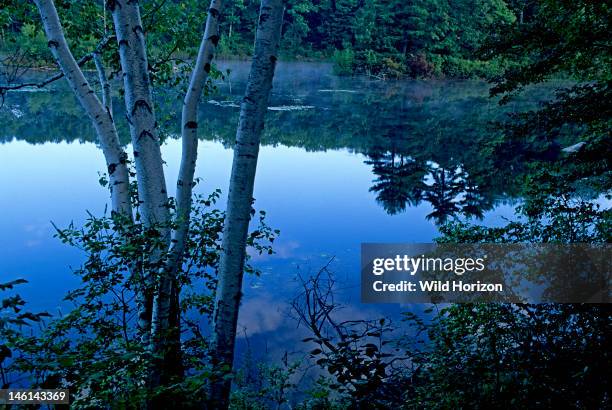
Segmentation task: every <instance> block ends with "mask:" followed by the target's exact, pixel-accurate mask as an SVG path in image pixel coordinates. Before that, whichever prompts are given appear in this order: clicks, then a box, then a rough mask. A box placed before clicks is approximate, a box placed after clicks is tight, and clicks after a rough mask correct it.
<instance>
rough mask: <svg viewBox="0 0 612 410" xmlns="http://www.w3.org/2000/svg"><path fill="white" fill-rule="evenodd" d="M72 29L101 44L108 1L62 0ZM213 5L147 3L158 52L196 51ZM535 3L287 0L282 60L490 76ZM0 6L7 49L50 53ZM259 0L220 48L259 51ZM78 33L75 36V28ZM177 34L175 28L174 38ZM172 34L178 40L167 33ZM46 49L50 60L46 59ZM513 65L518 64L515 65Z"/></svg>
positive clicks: (222, 51)
mask: <svg viewBox="0 0 612 410" xmlns="http://www.w3.org/2000/svg"><path fill="white" fill-rule="evenodd" d="M58 3H59V4H60V5H61V8H60V12H61V13H64V14H65V16H64V20H66V21H68V22H69V23H68V24H66V27H65V29H66V30H67V31H68V32H69V34H75V33H76V34H78V35H77V36H76V37H75V36H72V35H70V36H69V38H77V39H78V40H79V41H78V43H77V42H75V43H74V44H73V45H72V47H73V48H75V49H82V50H83V52H87V50H91V49H92V48H93V47H95V45H96V43H97V40H98V39H100V38H101V37H102V36H103V35H104V31H105V30H107V32H108V29H109V28H110V27H111V26H112V22H111V21H110V19H108V18H106V19H105V14H104V12H103V9H102V5H101V2H96V1H91V0H88V1H70V0H64V1H59V2H58ZM205 3H207V2H197V1H193V0H188V1H168V2H166V1H153V0H152V1H144V2H143V8H144V10H145V13H144V14H143V23H144V25H145V26H146V27H145V30H146V31H147V41H148V45H149V48H150V49H151V57H152V59H153V60H154V61H155V59H156V58H158V59H160V60H163V61H164V62H167V61H168V60H172V59H179V58H183V57H189V58H191V57H192V56H193V55H194V54H195V52H196V50H197V46H198V43H199V40H198V37H197V35H198V33H199V31H198V30H195V29H194V28H195V27H201V25H200V24H201V23H202V22H203V20H204V18H203V16H204V15H205V13H206V7H207V4H205ZM538 3H539V2H538V1H537V0H314V1H307V0H287V2H286V4H287V6H286V9H285V15H284V24H283V40H282V54H283V58H285V59H303V60H313V59H314V60H320V59H332V60H333V61H334V63H335V68H336V72H337V73H338V74H349V75H350V74H355V73H356V74H368V75H373V76H377V77H381V78H393V77H403V76H410V77H425V78H426V77H452V78H468V77H490V76H493V75H496V74H499V73H500V72H501V69H502V68H505V67H507V65H508V64H509V63H508V61H507V60H505V61H504V62H502V61H501V60H500V59H498V58H496V53H495V52H494V51H492V50H494V47H489V46H488V45H489V44H493V43H495V41H496V39H499V38H501V37H503V36H504V33H506V34H508V33H509V31H510V30H512V28H513V26H514V27H516V25H520V24H528V23H529V22H530V21H532V20H533V19H534V18H535V16H536V14H537V11H538V10H537V8H538V5H537V4H538ZM6 4H7V5H6V7H3V10H0V26H1V29H2V30H1V31H0V51H1V54H2V55H6V54H7V52H9V51H15V48H16V47H17V48H19V52H21V53H24V51H28V52H29V53H30V57H33V60H34V61H36V59H37V58H38V59H39V60H40V59H43V58H49V57H50V55H49V54H48V53H47V51H46V41H44V36H43V35H42V32H41V30H40V27H39V19H38V16H37V13H36V11H35V10H33V9H32V8H31V6H30V5H28V4H27V2H25V3H22V2H17V1H8V2H7V3H6ZM258 10H259V1H257V0H231V1H228V2H226V4H225V6H224V9H223V12H222V17H221V29H220V42H219V50H218V51H219V52H218V55H219V56H221V57H225V58H227V57H237V58H248V57H249V56H250V55H251V53H252V47H253V42H254V37H255V28H256V24H257V18H258V12H259V11H258ZM70 32H73V33H70ZM177 34H178V35H177ZM170 39H174V40H170ZM45 56H46V57H45ZM510 63H512V62H510Z"/></svg>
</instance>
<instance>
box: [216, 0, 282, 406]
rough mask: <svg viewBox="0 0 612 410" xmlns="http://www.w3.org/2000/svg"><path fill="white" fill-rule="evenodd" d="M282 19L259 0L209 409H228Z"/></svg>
mask: <svg viewBox="0 0 612 410" xmlns="http://www.w3.org/2000/svg"><path fill="white" fill-rule="evenodd" d="M282 16H283V1H282V0H262V2H261V8H260V13H259V23H258V26H257V34H256V41H255V54H254V57H253V63H252V66H251V72H250V74H249V80H248V84H247V89H246V93H245V96H244V99H243V100H242V105H241V109H240V120H239V124H238V130H237V132H236V145H235V147H234V159H233V164H232V173H231V177H230V188H229V194H228V200H227V209H226V215H225V225H224V229H223V245H222V246H223V250H222V254H221V260H220V263H219V282H218V284H217V291H216V296H215V312H214V315H213V340H212V343H211V359H212V364H213V366H214V368H215V370H216V372H215V373H216V374H215V379H214V380H213V381H212V382H211V387H210V399H211V403H210V406H211V408H227V407H228V405H229V394H230V388H231V379H230V378H229V377H227V376H228V374H229V373H230V372H231V369H232V365H233V360H234V345H235V340H236V325H237V321H238V309H239V306H240V299H241V296H242V277H243V273H244V263H245V257H246V241H247V234H248V228H249V221H250V217H251V206H252V202H253V184H254V181H255V171H256V168H257V156H258V153H259V143H260V138H261V133H262V131H263V127H264V117H265V114H266V111H267V107H268V100H269V96H270V91H271V89H272V79H273V77H274V68H275V66H276V59H277V57H276V55H277V52H278V45H279V41H280V36H281V26H282Z"/></svg>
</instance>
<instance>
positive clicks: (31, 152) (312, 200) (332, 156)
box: [0, 64, 513, 352]
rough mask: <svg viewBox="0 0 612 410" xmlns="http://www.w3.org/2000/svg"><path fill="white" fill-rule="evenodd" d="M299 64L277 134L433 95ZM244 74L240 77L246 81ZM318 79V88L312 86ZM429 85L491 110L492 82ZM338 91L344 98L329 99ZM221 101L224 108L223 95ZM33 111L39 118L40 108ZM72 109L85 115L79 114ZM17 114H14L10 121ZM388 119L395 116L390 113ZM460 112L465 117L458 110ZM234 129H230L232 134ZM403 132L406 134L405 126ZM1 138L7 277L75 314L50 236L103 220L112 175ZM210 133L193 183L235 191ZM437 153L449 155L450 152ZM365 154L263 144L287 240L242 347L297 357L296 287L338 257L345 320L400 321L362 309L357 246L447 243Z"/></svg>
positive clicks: (1, 257) (170, 171)
mask: <svg viewBox="0 0 612 410" xmlns="http://www.w3.org/2000/svg"><path fill="white" fill-rule="evenodd" d="M295 67H296V66H295V65H294V66H292V65H290V64H289V65H287V64H286V65H281V66H280V67H279V75H278V78H277V83H276V84H275V92H276V94H275V96H274V97H273V104H274V103H277V104H280V105H279V106H285V107H287V106H289V105H288V104H290V103H291V102H292V101H293V103H292V104H294V105H295V106H297V107H300V106H301V107H302V108H296V109H295V111H287V112H277V113H276V115H278V117H274V118H276V119H277V121H280V122H281V124H280V125H279V127H278V129H291V127H292V124H294V123H293V122H292V121H293V119H292V118H294V117H292V115H301V116H302V117H303V116H304V115H313V116H315V118H314V119H313V121H314V124H316V120H317V118H316V116H318V115H323V114H322V113H325V112H328V111H329V110H332V111H333V110H337V109H338V110H339V109H343V108H344V109H346V107H342V104H356V103H355V102H354V101H353V100H350V99H347V98H355V99H356V98H357V96H352V95H353V94H354V93H356V92H361V91H363V92H365V91H364V90H367V95H368V99H367V100H366V101H362V102H361V104H362V106H361V111H359V110H358V111H356V115H357V117H358V118H357V119H355V118H352V119H351V121H356V120H358V119H359V117H362V118H364V119H367V118H368V117H370V116H376V115H378V114H377V112H378V111H377V110H379V108H380V106H379V105H377V98H379V97H380V98H383V97H385V98H387V97H388V93H389V92H391V91H393V92H397V93H399V94H398V96H399V97H398V98H400V99H401V98H403V97H402V95H403V94H401V93H402V92H405V89H406V87H408V88H410V87H412V88H411V89H422V88H423V87H424V84H423V83H414V84H412V85H410V83H407V82H406V83H393V84H384V83H380V82H371V81H369V80H364V79H339V78H338V77H335V76H333V74H332V73H331V70H330V68H329V67H324V70H325V71H324V75H321V76H317V77H316V78H315V77H313V72H317V70H320V67H319V68H318V66H312V67H311V66H308V65H303V67H305V68H303V69H301V70H296V69H295ZM300 67H302V66H300ZM239 69H242V77H240V75H241V74H240V70H239ZM245 72H246V66H244V65H242V66H236V67H234V74H233V75H234V76H235V77H236V80H235V82H234V83H233V84H232V91H231V94H229V91H228V90H229V85H228V84H227V83H222V84H221V88H222V90H221V93H223V92H225V94H224V95H225V96H226V97H227V95H229V96H230V99H232V98H233V99H236V98H239V95H240V82H241V80H242V81H243V80H244V75H245ZM300 76H302V77H300ZM313 78H314V79H315V80H316V81H315V80H313V81H309V79H313ZM279 81H280V84H279ZM428 86H429V87H434V88H435V87H442V88H443V87H450V88H452V89H456V88H457V87H460V88H461V87H464V88H466V89H468V90H469V89H476V90H475V91H474V93H475V94H477V95H479V96H480V97H479V98H481V99H482V101H485V103H484V104H487V105H488V103H486V86H483V85H482V84H477V85H470V84H464V85H461V84H446V85H445V84H438V85H433V86H432V85H428ZM398 87H399V88H398ZM415 87H416V88H415ZM334 89H335V90H337V91H336V92H334V91H330V90H334ZM292 90H293V91H292ZM338 90H340V91H338ZM342 90H347V91H353V93H349V92H346V91H342ZM397 90H399V91H397ZM292 93H294V94H292ZM30 94H31V95H32V97H30V96H26V97H22V98H23V99H22V101H24V100H25V101H28V99H29V98H36V97H35V94H39V93H30ZM330 94H332V95H331V96H330ZM439 94H444V93H439ZM222 95H223V94H222ZM338 95H341V97H337V96H338ZM436 95H438V94H436V93H434V95H433V97H429V98H437V97H436ZM334 96H336V97H334ZM315 97H316V98H315ZM409 97H410V96H409ZM215 98H216V99H217V100H222V98H221V96H219V97H215ZM330 98H331V99H330ZM427 98H428V97H427V94H426V96H425V97H424V100H423V101H424V102H422V104H426V103H427V101H428V100H427ZM411 101H412V100H411ZM415 101H416V102H415ZM415 101H412V102H411V104H419V102H418V99H417V100H415ZM45 104H46V105H45V108H46V109H48V110H52V109H53V107H52V105H50V104H53V99H50V100H49V101H45ZM394 104H395V103H394ZM208 106H210V107H211V108H212V107H215V109H217V110H234V113H237V108H235V107H231V106H227V107H219V106H217V105H214V104H208ZM312 107H314V108H312ZM364 107H365V109H364ZM368 107H371V109H368ZM391 107H392V108H391V114H390V115H391V116H393V115H394V113H393V109H394V108H393V107H394V106H391ZM11 108H12V109H15V108H16V109H18V110H24V111H25V108H24V107H18V106H15V105H13V106H11V105H10V104H9V105H8V106H6V107H4V108H3V110H5V111H6V110H8V109H11ZM410 109H411V108H410V104H408V105H406V104H403V105H397V110H398V113H401V112H406V111H409V110H410ZM28 110H29V111H30V112H31V111H32V107H31V106H30V107H29V108H28ZM74 110H75V112H77V113H78V107H75V108H74ZM317 110H319V111H317ZM309 113H311V114H309ZM10 115H11V114H10V113H8V114H7V113H6V112H5V116H6V117H7V118H8V117H10ZM232 115H234V114H232ZM272 115H274V112H272V114H270V116H272ZM325 115H327V114H325ZM385 115H389V112H388V110H387V113H386V114H385ZM398 115H399V114H398ZM454 115H458V116H461V115H462V114H461V112H459V111H457V112H456V113H454ZM13 116H14V118H13V119H12V120H11V121H13V122H14V123H17V124H18V125H20V126H21V127H22V128H23V127H25V128H27V125H28V122H31V121H33V118H32V117H30V116H29V114H28V113H26V115H20V113H19V112H18V113H17V114H15V113H13ZM232 118H234V117H232ZM398 118H401V116H400V117H398ZM82 121H83V124H84V125H83V127H84V128H83V129H85V130H86V129H87V119H85V118H83V119H82ZM43 124H44V123H43ZM12 125H15V124H12ZM282 126H284V127H285V128H283V127H282ZM342 126H343V125H342V123H341V122H340V123H338V127H339V128H341V127H342ZM483 126H484V125H483ZM232 127H234V126H233V125H232V124H230V125H229V129H232ZM396 127H397V128H398V129H400V130H401V129H402V128H401V127H402V124H401V123H399V124H398V125H397V126H396ZM275 129H276V128H275ZM30 131H32V132H33V133H37V135H39V136H41V138H43V141H44V136H45V133H46V132H47V130H46V129H45V126H44V125H43V126H39V125H35V129H33V130H30ZM301 131H303V132H305V133H309V132H310V135H309V136H308V138H310V140H309V141H310V143H309V144H304V145H309V146H312V145H316V141H317V133H318V131H317V130H316V129H313V130H309V129H305V130H301ZM4 137H5V141H7V142H5V143H3V144H1V145H0V167H1V169H2V172H0V186H1V187H2V195H1V196H0V232H1V234H0V280H11V279H15V278H25V279H27V280H28V281H29V283H28V284H26V285H23V286H22V287H20V290H19V292H20V294H21V295H22V296H23V297H24V298H25V299H26V300H27V301H28V303H29V306H31V307H32V308H33V309H34V310H36V309H44V310H47V311H49V312H51V313H54V312H57V311H58V310H62V311H65V309H67V306H66V305H65V304H64V303H63V302H62V297H63V295H64V294H65V292H66V291H68V290H69V289H71V288H73V287H75V286H76V285H77V284H78V278H77V277H76V276H74V275H73V274H72V273H71V269H70V267H71V266H78V264H79V263H80V262H81V261H82V259H83V255H82V254H81V253H80V252H79V251H78V250H75V249H72V248H70V247H68V246H66V245H63V244H61V243H60V241H59V240H57V239H55V238H53V233H54V228H53V226H52V224H51V222H53V223H55V224H56V225H57V226H59V227H65V226H67V225H68V224H69V223H70V222H71V221H74V222H75V224H77V225H78V224H79V223H81V222H83V220H84V219H85V218H86V216H87V215H86V212H85V211H86V210H89V211H90V212H92V213H93V214H96V215H101V214H102V212H103V211H104V208H105V204H106V203H107V202H108V193H107V191H106V190H105V189H104V188H102V187H101V186H100V185H99V184H98V178H99V174H98V172H99V171H101V170H103V169H104V168H105V167H104V159H103V157H102V154H101V152H100V150H99V149H98V148H97V147H96V145H95V144H94V143H92V142H79V141H78V140H76V141H74V140H71V139H70V138H67V139H66V141H62V142H41V143H38V144H35V145H34V144H31V143H29V142H26V141H24V140H23V139H22V138H20V137H21V136H20V135H12V137H14V139H12V140H11V139H10V137H11V135H9V136H8V137H7V136H6V135H5V136H4ZM75 137H76V136H75ZM79 137H80V136H79ZM206 137H207V140H205V141H201V143H200V147H199V153H198V166H197V170H196V175H197V176H199V177H201V178H203V182H202V183H201V184H199V185H198V187H197V191H198V192H200V193H209V192H211V191H213V190H214V189H215V188H221V189H222V191H223V193H226V192H227V184H228V180H229V172H230V168H231V160H232V152H231V150H230V149H228V148H226V145H228V144H227V141H226V143H225V144H224V143H223V142H221V141H220V140H222V139H223V138H215V136H214V135H210V136H206ZM229 138H230V139H231V136H229ZM424 138H426V137H424ZM281 139H282V138H281ZM313 141H314V143H313ZM467 143H469V141H468V142H467ZM322 145H325V144H322ZM332 145H333V144H332ZM339 145H342V144H341V143H339ZM439 149H440V150H441V151H444V150H445V149H446V147H439ZM128 151H131V150H130V149H128ZM359 151H360V150H359V149H357V148H355V147H341V146H332V147H331V148H326V149H320V150H313V149H312V148H308V150H307V149H305V148H301V147H299V146H287V145H283V144H282V143H274V144H270V145H264V146H263V147H262V148H261V152H260V157H259V164H258V170H257V176H256V182H255V194H254V196H255V199H256V202H255V206H256V208H257V209H263V210H265V211H266V212H267V215H268V224H269V225H271V226H272V227H273V228H277V229H280V231H281V235H280V238H279V239H278V241H277V242H275V244H274V250H275V254H274V255H270V256H268V255H266V256H256V257H254V259H253V263H254V265H255V266H256V267H257V268H259V269H260V270H261V271H262V272H263V273H262V275H261V277H253V276H250V277H247V278H246V279H245V284H244V291H245V298H244V301H243V307H242V310H241V313H240V318H239V328H240V329H239V334H240V335H241V337H242V338H243V339H242V340H241V343H244V342H245V339H244V336H245V335H248V337H249V339H250V340H251V342H252V343H259V346H261V347H262V348H263V350H262V351H270V352H272V351H277V350H278V347H283V348H289V349H292V348H295V349H297V348H298V347H297V346H295V347H294V346H293V344H294V342H295V340H298V339H299V338H301V336H302V330H296V323H295V321H293V320H292V319H290V318H288V316H287V311H288V302H289V301H290V300H291V299H292V298H293V297H294V296H295V294H296V293H297V290H298V286H297V283H296V281H295V278H296V276H297V275H298V274H301V275H304V276H308V274H309V273H314V272H316V271H317V270H318V269H319V268H320V267H321V266H323V265H324V264H325V263H327V262H328V261H329V260H330V259H331V258H332V257H333V258H334V260H333V262H332V264H331V265H330V268H331V270H332V271H333V272H334V274H335V277H336V280H337V283H338V287H339V290H338V291H339V293H340V294H341V300H342V302H343V304H345V306H346V307H345V309H343V310H342V311H341V315H342V316H343V317H345V318H358V317H359V318H365V317H377V316H381V315H384V316H388V317H395V316H396V315H397V313H398V312H400V311H401V310H402V309H406V307H402V306H397V305H363V304H361V303H360V302H359V258H360V255H359V250H360V244H361V243H362V242H430V241H431V240H432V239H433V238H434V237H436V236H437V235H438V229H437V225H436V222H435V221H434V220H431V219H427V218H426V216H427V215H428V214H429V213H431V212H432V206H431V204H429V203H428V202H426V201H423V202H422V203H420V204H419V205H417V206H408V207H407V209H406V210H405V211H404V212H400V213H398V214H389V213H388V212H387V211H386V210H385V208H384V207H383V206H381V205H380V204H379V203H378V202H377V200H376V196H377V194H376V193H375V192H370V187H371V186H372V185H373V180H374V179H375V178H376V177H375V176H374V175H373V173H372V166H371V165H370V164H367V163H365V161H366V160H367V159H368V158H367V157H366V155H365V154H364V153H361V152H359ZM162 153H163V157H164V159H165V161H166V176H167V181H168V185H169V186H170V187H171V189H170V190H169V191H170V192H171V193H172V191H173V189H172V187H173V185H174V181H175V180H176V173H177V169H178V164H179V159H180V141H178V140H176V139H168V140H167V141H166V142H165V143H164V145H163V147H162ZM224 203H225V196H222V198H221V200H220V202H219V205H220V206H221V207H223V206H224ZM512 203H513V201H511V200H508V201H504V200H500V201H499V202H498V203H496V205H495V206H494V207H493V209H491V210H486V211H485V212H484V218H483V220H482V223H484V224H487V225H496V224H500V223H502V222H503V219H502V218H503V217H511V215H512V210H513V205H512ZM412 309H415V308H414V307H412Z"/></svg>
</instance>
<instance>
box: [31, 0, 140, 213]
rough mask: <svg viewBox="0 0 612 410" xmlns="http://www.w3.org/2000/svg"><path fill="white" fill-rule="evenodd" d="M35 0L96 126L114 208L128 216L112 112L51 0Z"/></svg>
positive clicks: (126, 181) (122, 160)
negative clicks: (67, 36)
mask: <svg viewBox="0 0 612 410" xmlns="http://www.w3.org/2000/svg"><path fill="white" fill-rule="evenodd" d="M35 2H36V6H37V7H38V10H39V11H40V15H41V18H42V23H43V27H44V29H45V34H46V36H47V40H48V45H49V48H50V49H51V53H52V54H53V57H55V60H56V61H57V64H58V65H59V66H60V69H61V70H62V72H63V73H64V76H65V77H66V79H67V80H68V83H69V84H70V87H71V88H72V90H73V91H74V93H75V95H76V97H77V99H78V100H79V103H80V104H81V106H83V108H84V109H85V111H86V112H87V115H89V117H90V118H91V120H92V122H93V125H94V128H95V130H96V134H97V136H98V142H99V143H100V146H101V148H102V152H103V153H104V158H105V160H106V166H107V169H108V176H109V183H110V188H111V199H112V208H113V211H115V212H118V213H121V214H124V215H126V216H129V217H130V218H131V216H132V214H131V212H132V211H131V204H130V195H129V173H128V169H127V164H126V160H127V156H126V154H125V152H124V151H123V149H122V148H121V145H120V144H119V137H118V135H117V129H116V128H115V124H114V122H113V118H112V115H111V113H110V112H109V111H107V110H106V109H105V108H104V107H103V106H102V104H101V103H100V100H99V99H98V97H96V95H95V93H94V91H93V90H92V88H91V86H90V85H89V82H88V81H87V79H86V78H85V76H84V75H83V72H82V71H81V69H80V68H79V65H78V64H77V62H76V60H75V59H74V56H73V55H72V53H71V52H70V49H69V48H68V43H67V42H66V39H65V37H64V32H63V29H62V25H61V23H60V20H59V16H58V14H57V10H56V9H55V5H54V4H53V1H52V0H36V1H35Z"/></svg>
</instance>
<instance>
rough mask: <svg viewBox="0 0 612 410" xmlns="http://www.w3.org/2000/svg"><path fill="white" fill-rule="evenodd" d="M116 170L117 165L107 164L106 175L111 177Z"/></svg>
mask: <svg viewBox="0 0 612 410" xmlns="http://www.w3.org/2000/svg"><path fill="white" fill-rule="evenodd" d="M116 169H117V164H108V175H109V176H110V175H113V173H114V172H115V170H116Z"/></svg>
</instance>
